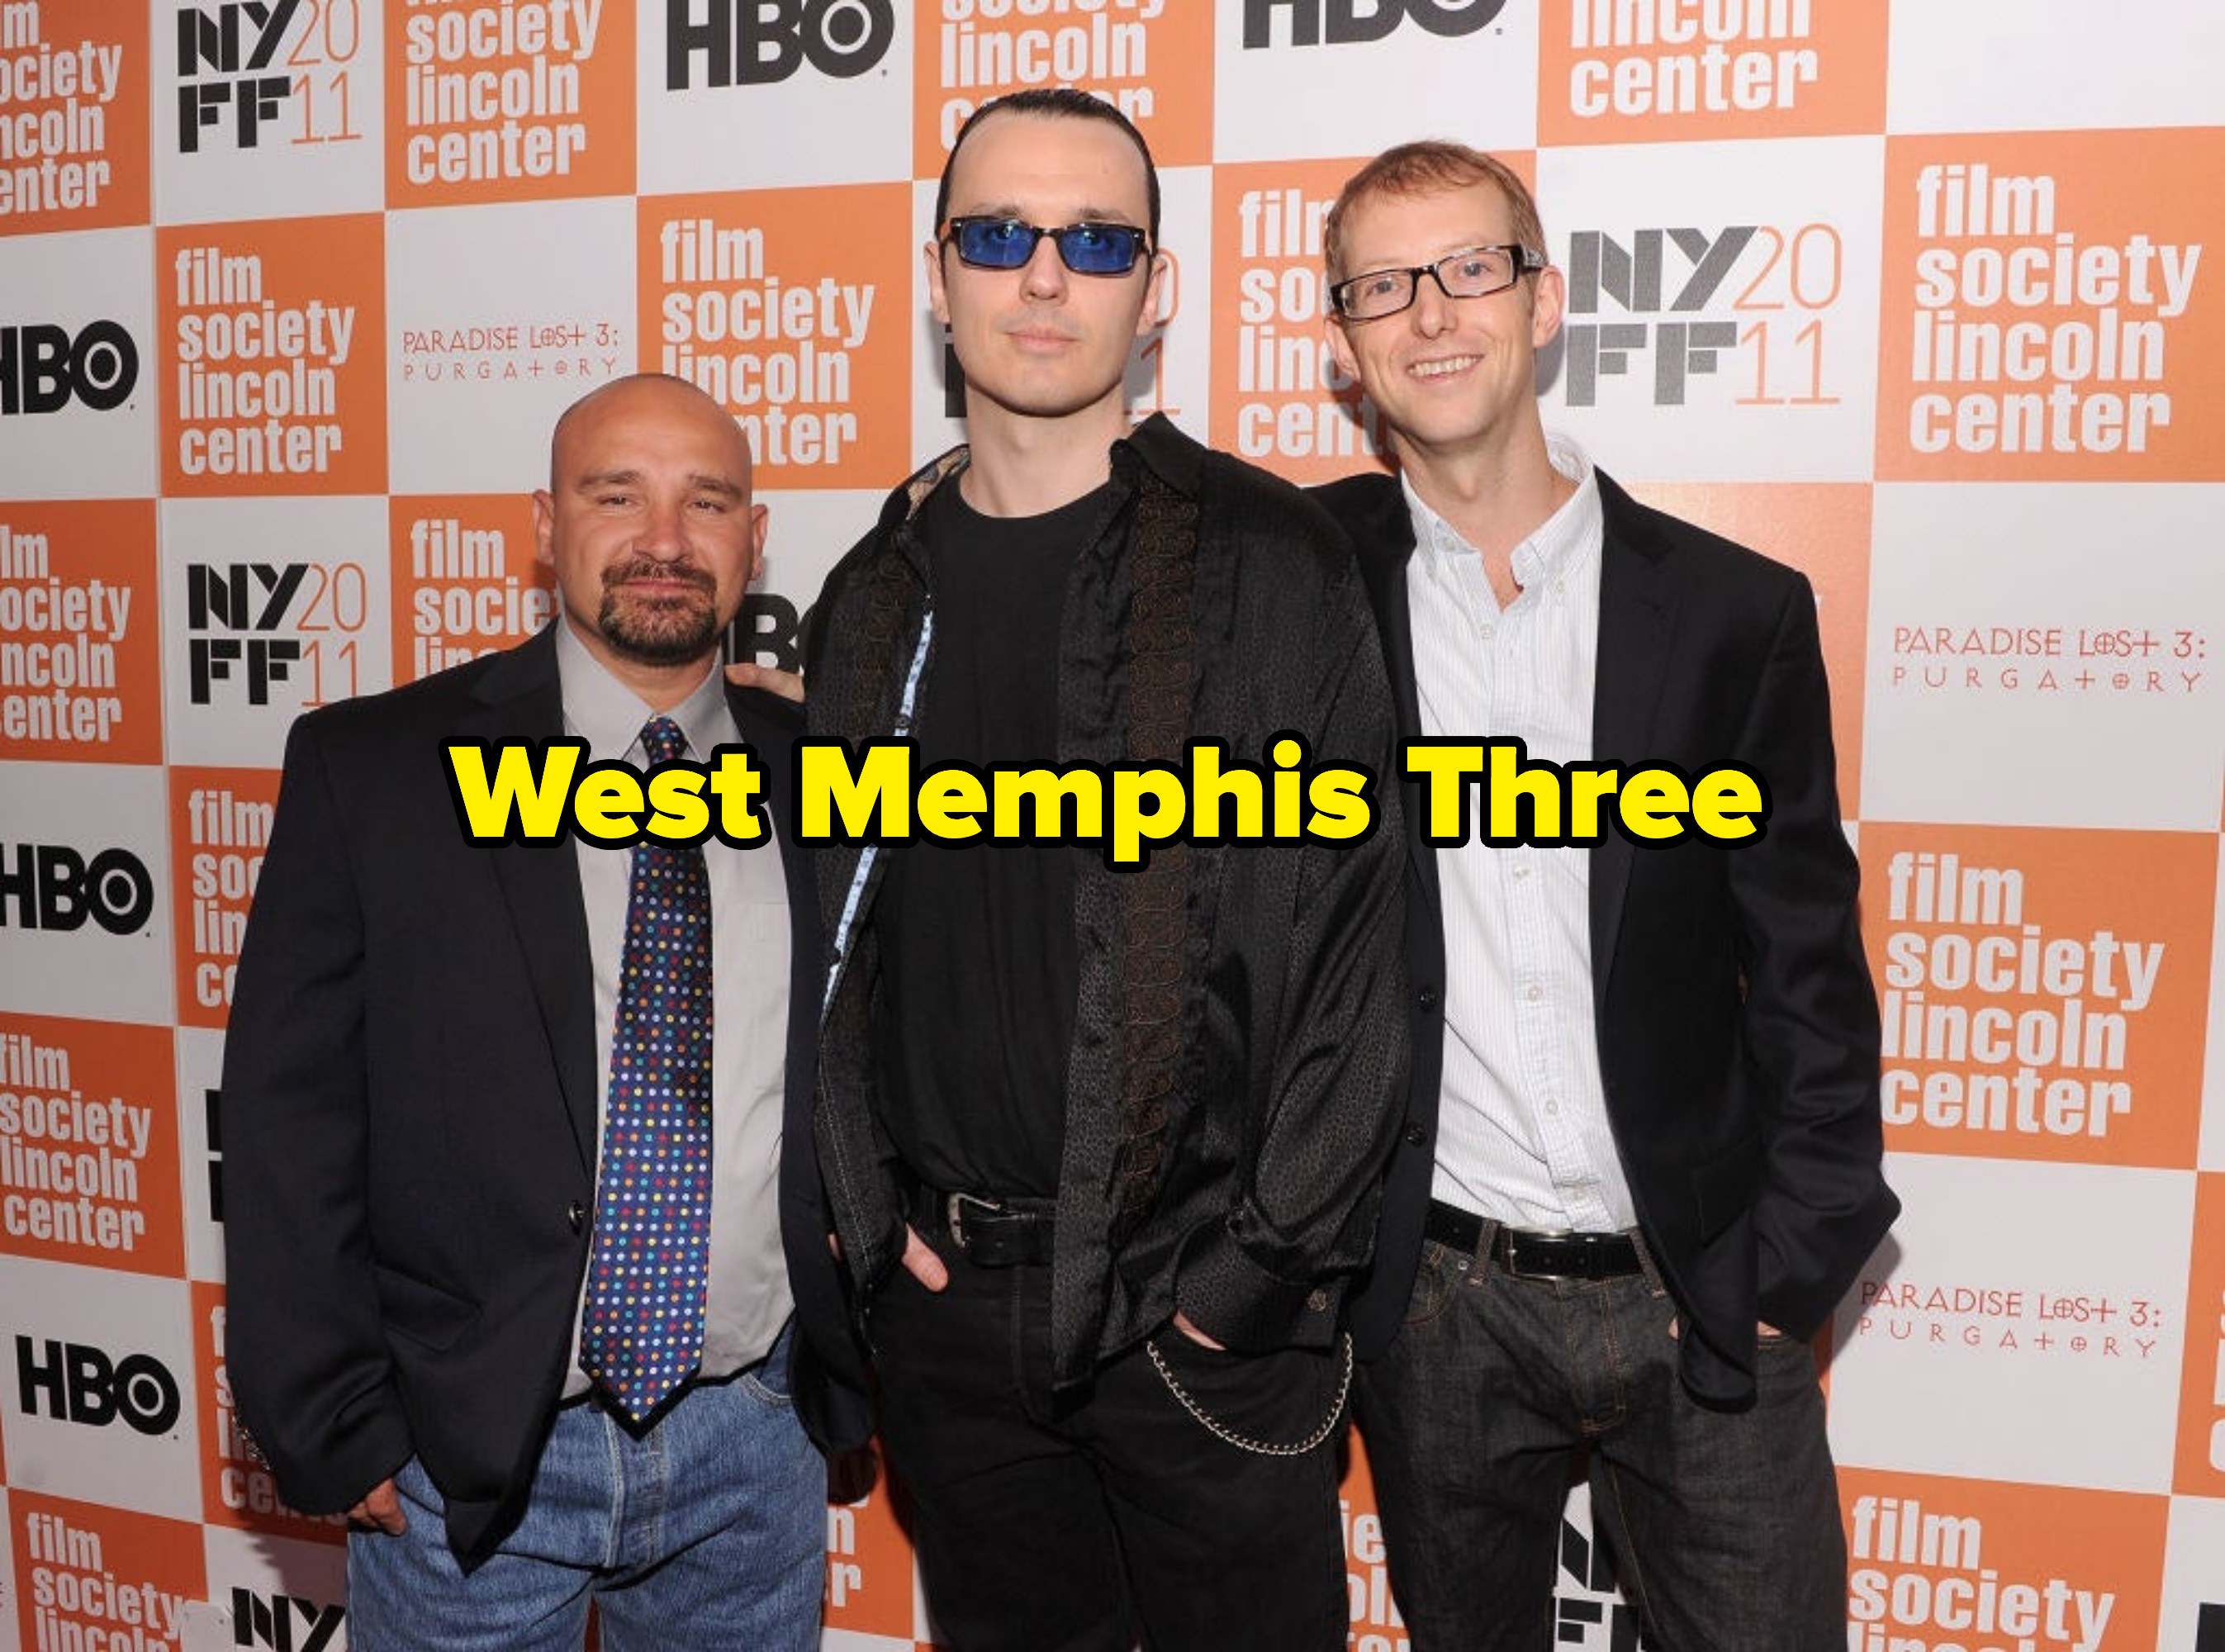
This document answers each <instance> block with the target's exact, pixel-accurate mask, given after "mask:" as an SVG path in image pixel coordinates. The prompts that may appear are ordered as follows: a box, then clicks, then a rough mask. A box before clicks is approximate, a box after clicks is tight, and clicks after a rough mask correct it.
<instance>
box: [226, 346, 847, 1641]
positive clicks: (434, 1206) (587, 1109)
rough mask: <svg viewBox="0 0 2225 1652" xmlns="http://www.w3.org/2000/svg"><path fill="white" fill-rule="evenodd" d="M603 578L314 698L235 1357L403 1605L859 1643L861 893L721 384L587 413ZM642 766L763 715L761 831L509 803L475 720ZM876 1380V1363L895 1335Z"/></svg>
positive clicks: (281, 918)
mask: <svg viewBox="0 0 2225 1652" xmlns="http://www.w3.org/2000/svg"><path fill="white" fill-rule="evenodd" d="M533 514H534V526H535V532H536V537H537V540H538V543H539V547H540V554H541V558H542V562H544V563H546V564H547V565H548V566H549V567H550V568H551V569H553V571H554V574H555V581H556V586H557V590H558V594H559V599H560V612H559V613H558V615H557V617H556V618H555V619H554V620H553V621H552V622H551V623H550V625H549V626H548V628H547V629H545V630H544V631H542V632H541V633H540V634H539V635H537V636H536V637H534V638H532V639H530V640H529V641H527V642H525V643H523V644H522V645H519V646H517V647H516V648H513V649H510V650H509V651H504V652H500V653H496V654H491V655H489V656H487V657H485V658H480V659H477V660H473V661H472V662H471V663H469V664H465V665H461V666H459V667H457V668H455V669H454V670H448V671H443V672H441V673H440V674H439V675H437V676H434V677H428V678H426V679H424V680H423V681H422V682H419V683H413V684H410V685H409V686H408V687H406V688H401V689H395V690H393V691H392V692H390V693H387V694H381V695H376V696H369V697H367V698H364V699H360V700H353V701H349V702H344V703H341V704H338V705H333V706H328V707H326V708H323V709H320V710H318V711H315V712H313V713H311V714H309V715H307V716H304V717H303V718H301V720H300V721H298V722H297V723H296V724H295V727H294V729H293V732H292V734H291V736H290V737H289V739H288V743H287V749H286V760H285V773H284V778H283V780H282V784H281V787H280V791H279V799H278V809H277V815H276V822H275V824H274V826H273V829H272V834H271V840H270V844H269V854H268V855H267V857H266V859H265V861H264V864H263V873H262V878H261V881H260V884H259V885H258V886H257V893H256V904H255V909H254V912H253V915H252V918H251V919H250V924H249V927H248V932H247V937H246V942H245V945H244V950H243V952H242V955H241V958H240V964H239V974H238V991H237V994H236V997H235V1001H234V1004H233V1008H232V1017H231V1030H230V1034H229V1037H228V1039H227V1041H226V1049H225V1074H224V1092H223V1093H224V1106H225V1121H224V1128H225V1218H226V1219H225V1237H226V1243H227V1257H226V1268H227V1274H228V1279H229V1298H230V1304H229V1306H230V1315H231V1318H230V1325H229V1337H230V1361H229V1363H230V1369H231V1380H232V1382H233V1384H234V1386H235V1388H237V1390H238V1395H239V1402H240V1407H241V1411H242V1414H243V1416H244V1419H245V1420H246V1422H247V1423H248V1425H249V1426H250V1427H251V1428H252V1430H253V1431H254V1434H255V1437H256V1439H257V1440H258V1441H259V1442H260V1444H261V1447H262V1449H263V1452H265V1453H266V1454H267V1456H268V1458H269V1463H270V1465H271V1467H272V1469H273V1470H274V1471H275V1472H276V1475H277V1478H278V1484H279V1488H280V1490H281V1492H282V1494H283V1496H285V1497H286V1498H287V1500H288V1502H289V1503H292V1504H293V1505H294V1506H295V1507H296V1508H298V1509H301V1510H303V1511H305V1512H307V1513H313V1514H322V1513H340V1512H345V1514H346V1515H348V1516H349V1521H350V1535H349V1540H348V1616H349V1630H350V1635H351V1638H352V1640H353V1641H354V1642H355V1643H356V1644H357V1645H359V1646H366V1647H376V1648H377V1649H380V1652H390V1649H406V1648H424V1649H428V1652H429V1649H440V1652H458V1649H469V1648H486V1649H494V1648H501V1649H504V1652H517V1649H536V1652H537V1649H548V1652H559V1649H564V1652H568V1649H574V1648H577V1647H579V1646H580V1644H581V1643H582V1641H583V1638H584V1636H585V1632H586V1622H587V1617H588V1612H589V1608H590V1606H591V1604H592V1605H593V1607H594V1609H595V1611H596V1612H597V1614H598V1616H599V1621H600V1631H601V1640H602V1644H603V1646H604V1647H605V1649H608V1652H643V1649H650V1648H662V1647H671V1646H675V1645H685V1646H706V1647H708V1646H732V1647H749V1648H751V1649H798V1652H800V1649H805V1648H809V1647H814V1646H816V1645H817V1644H818V1628H819V1604H820V1597H821V1584H822V1578H823V1571H824V1536H825V1513H824V1509H825V1494H826V1478H825V1472H824V1466H823V1464H822V1462H821V1457H820V1454H819V1452H818V1451H816V1450H815V1449H814V1441H815V1440H816V1442H817V1444H818V1445H821V1446H831V1445H845V1444H850V1443H854V1442H855V1441H856V1440H857V1439H859V1435H860V1433H861V1430H860V1428H859V1426H857V1425H858V1419H859V1415H860V1410H859V1405H858V1404H857V1402H856V1396H855V1395H854V1393H853V1391H852V1390H851V1389H849V1388H846V1387H845V1386H844V1385H842V1384H841V1383H840V1382H839V1381H838V1380H836V1379H835V1378H834V1377H833V1376H830V1374H829V1373H828V1372H827V1369H825V1368H824V1367H823V1366H822V1365H821V1363H819V1362H818V1361H817V1360H816V1359H815V1357H814V1354H813V1347H812V1344H813V1342H814V1340H815V1337H816V1339H817V1340H818V1341H820V1343H821V1344H822V1345H823V1346H824V1347H826V1348H827V1349H828V1350H832V1351H833V1353H834V1355H835V1357H837V1358H838V1359H839V1358H840V1357H844V1356H845V1355H846V1350H847V1349H848V1347H849V1344H848V1342H847V1338H846V1333H845V1331H844V1329H843V1324H842V1312H843V1310H842V1306H841V1301H840V1292H839V1287H838V1285H837V1282H836V1280H835V1276H834V1261H833V1258H832V1257H831V1256H830V1255H829V1254H828V1252H827V1246H826V1242H825V1239H824V1237H823V1235H824V1233H825V1229H826V1222H825V1218H824V1217H823V1216H822V1215H821V1213H820V1210H819V1209H818V1193H817V1188H818V1180H817V1175H816V1172H815V1169H814V1167H813V1166H812V1164H811V1162H810V1160H809V1156H808V1155H809V1152H810V1143H811V1131H810V1127H809V1123H808V1118H809V1096H810V1090H811V1083H812V1073H813V1039H812V1013H811V1012H812V1002H811V999H812V994H811V993H810V990H809V988H808V987H804V988H801V989H800V990H799V991H797V992H796V993H794V994H791V992H790V990H789V982H790V980H791V978H794V979H796V980H797V981H799V982H808V980H809V979H811V977H812V974H813V970H814V965H815V960H816V957H817V955H818V948H819V939H818V926H817V918H816V912H817V902H816V898H815V894H814V892H813V886H812V882H811V864H810V860H809V857H808V856H807V855H803V854H802V853H801V852H799V851H798V850H797V848H796V846H795V845H794V844H793V843H792V842H789V840H788V838H787V836H786V835H785V824H784V819H785V810H784V808H783V799H782V798H781V797H779V795H778V788H779V787H780V786H781V785H783V784H784V782H785V778H786V777H787V775H788V772H789V764H788V760H787V752H788V748H789V746H790V744H791V743H792V741H793V740H794V738H795V735H796V732H797V728H798V720H797V718H796V714H795V712H794V710H793V708H790V707H789V706H787V705H786V704H785V703H783V702H780V701H778V700H777V699H775V698H773V697H772V696H768V695H764V694H762V693H758V692H756V691H753V690H745V689H731V688H729V687H728V686H727V685H726V683H725V682H724V681H723V679H722V678H721V677H720V676H719V670H718V666H719V639H720V638H721V636H722V635H723V634H724V632H725V631H726V626H728V624H729V623H730V622H731V621H732V619H733V616H734V614H735V612H736V611H737V609H738V607H740V604H741V600H742V594H743V592H744V590H745V588H746V587H747V586H748V584H749V582H750V581H751V579H752V578H753V577H755V575H756V574H757V571H758V562H759V559H760V556H761V555H762V552H763V550H764V535H765V510H764V506H763V505H758V504H757V503H755V501H754V499H752V496H751V456H750V451H749V447H748V444H747V443H746V442H745V440H744V439H743V437H742V435H741V434H740V432H739V431H738V429H737V428H736V426H735V423H734V421H733V420H732V418H731V417H730V416H728V415H727V414H726V411H725V410H723V409H721V408H720V407H719V405H718V403H715V402H713V400H711V398H710V397H707V396H705V395H704V394H703V393H702V392H701V391H699V390H696V389H695V388H694V387H693V386H692V385H689V384H685V383H683V382H682V381H681V380H678V379H674V378H657V377H650V376H644V377H640V378H626V379H621V380H618V381H617V382H614V383H612V384H608V385H605V387H603V388H602V389H600V390H598V391H595V392H593V394H592V395H589V396H587V397H584V398H582V399H581V400H580V401H579V402H578V403H574V405H573V406H572V407H571V408H570V409H569V410H567V412H566V413H565V415H564V416H563V417H562V419H561V421H560V422H559V423H558V425H557V428H556V433H555V442H554V449H553V453H552V456H551V463H550V474H549V480H548V487H547V488H545V489H544V490H542V491H541V492H537V493H536V494H535V496H534V499H533ZM558 736H569V737H571V738H574V739H575V740H580V741H582V742H584V744H585V746H586V752H585V753H584V756H585V758H586V759H592V760H600V759H622V760H624V761H625V762H627V763H630V764H631V765H632V766H635V767H637V768H639V769H647V768H649V767H650V766H654V765H655V764H656V763H657V762H661V761H669V760H674V759H692V760H694V761H697V762H707V761H709V760H710V759H712V757H713V753H715V751H716V750H717V748H719V747H724V746H732V745H737V744H739V745H743V746H746V747H750V748H751V749H752V750H753V751H754V753H756V755H757V758H758V764H759V766H760V768H761V770H762V771H763V772H764V775H765V777H766V785H767V786H768V788H770V789H771V795H770V802H769V806H768V807H767V808H766V809H765V810H764V816H763V818H764V821H765V823H767V827H766V829H765V830H764V835H763V836H762V837H761V838H760V841H759V842H758V843H756V844H755V845H753V846H738V845H732V844H728V843H726V842H723V841H721V840H719V839H718V838H713V839H711V840H709V841H707V842H705V843H703V844H701V845H700V846H671V845H666V844H662V843H652V842H643V844H642V845H641V846H639V847H638V848H631V849H605V848H598V847H594V846H591V845H588V844H586V843H574V842H573V841H571V840H570V839H568V838H567V839H564V840H561V841H559V842H552V843H527V842H502V843H481V842H472V841H470V840H468V839H467V838H466V836H465V835H464V833H463V831H462V829H460V822H459V811H458V810H457V808H456V807H455V805H454V804H453V801H452V798H451V793H450V790H449V784H448V779H447V773H448V770H447V751H446V747H447V746H448V745H449V744H450V743H452V742H459V741H462V742H472V743H479V742H486V743H489V744H490V745H493V746H499V745H500V744H502V743H504V742H507V741H525V742H529V743H531V744H533V745H535V746H536V747H537V746H539V745H540V744H541V743H542V742H545V741H548V740H552V739H555V738H556V737H558ZM850 1376H852V1377H853V1379H854V1377H855V1376H856V1373H855V1372H852V1373H850Z"/></svg>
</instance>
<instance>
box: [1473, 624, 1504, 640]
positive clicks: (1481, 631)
mask: <svg viewBox="0 0 2225 1652" xmlns="http://www.w3.org/2000/svg"><path fill="white" fill-rule="evenodd" d="M1475 630H1476V635H1477V636H1479V637H1480V638H1482V639H1484V641H1486V642H1489V641H1490V640H1491V639H1492V637H1493V635H1494V634H1495V633H1496V632H1498V630H1499V627H1498V626H1477V627H1476V628H1475Z"/></svg>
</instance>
